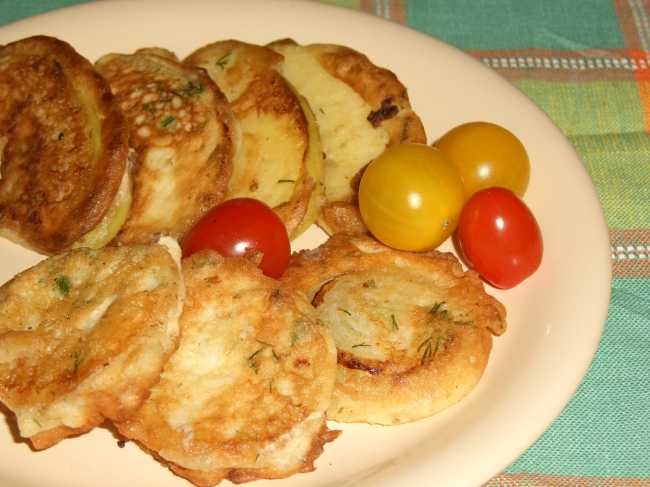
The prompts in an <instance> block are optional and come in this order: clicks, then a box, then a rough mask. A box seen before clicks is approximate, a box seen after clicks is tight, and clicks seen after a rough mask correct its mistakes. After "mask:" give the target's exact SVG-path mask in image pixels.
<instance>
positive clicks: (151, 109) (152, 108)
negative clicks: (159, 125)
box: [142, 101, 156, 115]
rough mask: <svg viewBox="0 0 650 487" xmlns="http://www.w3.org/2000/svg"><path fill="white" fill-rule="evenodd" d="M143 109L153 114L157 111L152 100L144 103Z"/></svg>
mask: <svg viewBox="0 0 650 487" xmlns="http://www.w3.org/2000/svg"><path fill="white" fill-rule="evenodd" d="M142 109H143V110H144V111H145V112H147V113H149V114H151V115H152V114H153V113H154V112H155V111H156V106H155V105H154V103H153V102H151V101H150V102H148V103H144V104H143V105H142Z"/></svg>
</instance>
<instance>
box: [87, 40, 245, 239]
mask: <svg viewBox="0 0 650 487" xmlns="http://www.w3.org/2000/svg"><path fill="white" fill-rule="evenodd" d="M172 57H173V54H172V53H169V52H168V51H165V50H161V49H159V48H149V49H142V50H140V51H136V53H135V54H131V55H125V54H108V55H106V56H104V57H102V58H101V59H99V61H97V63H96V67H97V69H98V71H99V72H100V73H101V74H102V75H103V76H104V77H105V78H106V79H107V80H108V82H109V84H110V86H111V89H112V90H113V93H114V95H115V98H116V100H117V101H118V102H119V105H120V108H121V109H122V110H123V111H124V113H125V115H126V118H127V120H128V122H129V123H130V126H131V144H132V146H133V147H134V148H135V150H136V152H137V162H136V164H135V168H134V175H133V181H134V187H133V204H132V209H131V215H130V216H129V218H128V220H127V221H126V223H125V224H124V227H123V228H122V230H121V231H120V233H119V234H118V236H117V238H116V241H117V242H119V243H147V242H151V241H155V240H156V239H157V238H158V236H159V235H163V234H164V235H171V236H172V237H175V238H181V237H182V236H183V235H184V234H185V233H186V232H187V231H188V230H189V229H190V228H191V227H192V226H193V225H194V223H196V222H197V221H198V220H199V219H200V218H201V217H202V216H203V215H204V214H205V213H206V212H207V211H208V210H209V209H210V208H212V207H213V206H215V205H216V204H218V203H220V202H221V200H222V199H223V197H224V195H225V192H226V188H227V185H228V180H229V178H230V175H231V172H232V158H233V152H234V146H235V145H236V140H235V133H236V130H235V127H234V124H235V123H236V122H235V120H234V118H233V115H232V112H231V111H230V107H229V105H228V102H227V100H226V99H225V97H224V96H223V94H222V93H221V92H220V91H219V89H218V88H217V86H216V85H215V84H214V83H213V82H212V80H211V79H210V78H209V77H208V76H207V75H206V74H205V71H203V70H202V69H197V68H194V67H192V66H187V65H183V64H181V63H179V62H178V61H177V60H174V59H172Z"/></svg>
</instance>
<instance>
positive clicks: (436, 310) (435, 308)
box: [429, 301, 445, 315]
mask: <svg viewBox="0 0 650 487" xmlns="http://www.w3.org/2000/svg"><path fill="white" fill-rule="evenodd" d="M444 304H445V302H444V301H440V302H439V303H436V304H434V305H433V307H432V308H431V310H429V313H431V314H432V315H435V314H436V313H439V312H440V311H441V310H440V308H441V307H442V306H443V305H444Z"/></svg>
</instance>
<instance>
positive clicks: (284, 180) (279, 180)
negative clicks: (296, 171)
mask: <svg viewBox="0 0 650 487" xmlns="http://www.w3.org/2000/svg"><path fill="white" fill-rule="evenodd" d="M295 182H296V180H295V179H278V184H279V183H295Z"/></svg>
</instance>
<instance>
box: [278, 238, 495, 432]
mask: <svg viewBox="0 0 650 487" xmlns="http://www.w3.org/2000/svg"><path fill="white" fill-rule="evenodd" d="M282 281H283V282H284V283H286V284H288V285H290V286H292V287H294V288H295V289H297V290H299V291H302V292H303V293H305V294H306V295H307V297H308V298H309V299H310V300H312V303H313V305H314V306H316V309H317V310H318V316H319V318H320V319H321V320H322V321H323V322H324V323H325V324H326V325H327V326H328V327H329V329H330V331H331V332H332V336H333V337H334V341H335V342H336V346H337V349H338V371H337V379H336V387H335V390H334V397H333V400H332V404H331V406H330V408H329V409H328V411H327V415H328V417H329V418H330V419H333V420H336V421H343V422H366V423H377V424H386V425H390V424H399V423H405V422H408V421H414V420H417V419H420V418H424V417H427V416H431V415H432V414H434V413H436V412H439V411H441V410H442V409H445V408H446V407H448V406H450V405H452V404H454V403H456V402H457V401H459V400H460V399H461V398H462V397H464V396H465V395H466V394H468V393H469V392H470V391H471V390H472V389H473V388H474V386H475V385H476V384H477V383H478V381H479V379H480V377H481V375H482V374H483V371H484V369H485V367H486V365H487V361H488V357H489V354H490V350H491V347H492V335H500V334H502V333H503V332H504V331H505V326H506V324H505V308H504V307H503V305H501V303H499V302H498V301H497V300H496V299H494V298H493V297H491V296H489V295H488V294H486V293H485V291H484V289H483V284H482V283H481V281H480V279H479V277H478V275H477V274H476V273H474V272H471V271H470V272H463V270H462V268H461V266H460V264H459V262H458V260H457V259H456V258H455V257H454V256H453V255H452V254H449V253H447V254H443V253H439V252H428V253H422V254H414V253H408V252H400V251H397V250H393V249H390V248H388V247H385V246H383V245H382V244H380V243H378V242H377V241H376V240H374V239H372V238H370V237H366V236H350V235H347V234H337V235H334V236H333V237H332V238H330V240H329V241H327V242H326V243H325V244H323V245H322V246H320V247H318V248H316V249H314V250H306V251H302V252H300V253H298V254H294V255H293V256H292V260H291V263H290V265H289V268H288V269H287V271H286V272H285V274H284V276H283V277H282Z"/></svg>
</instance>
